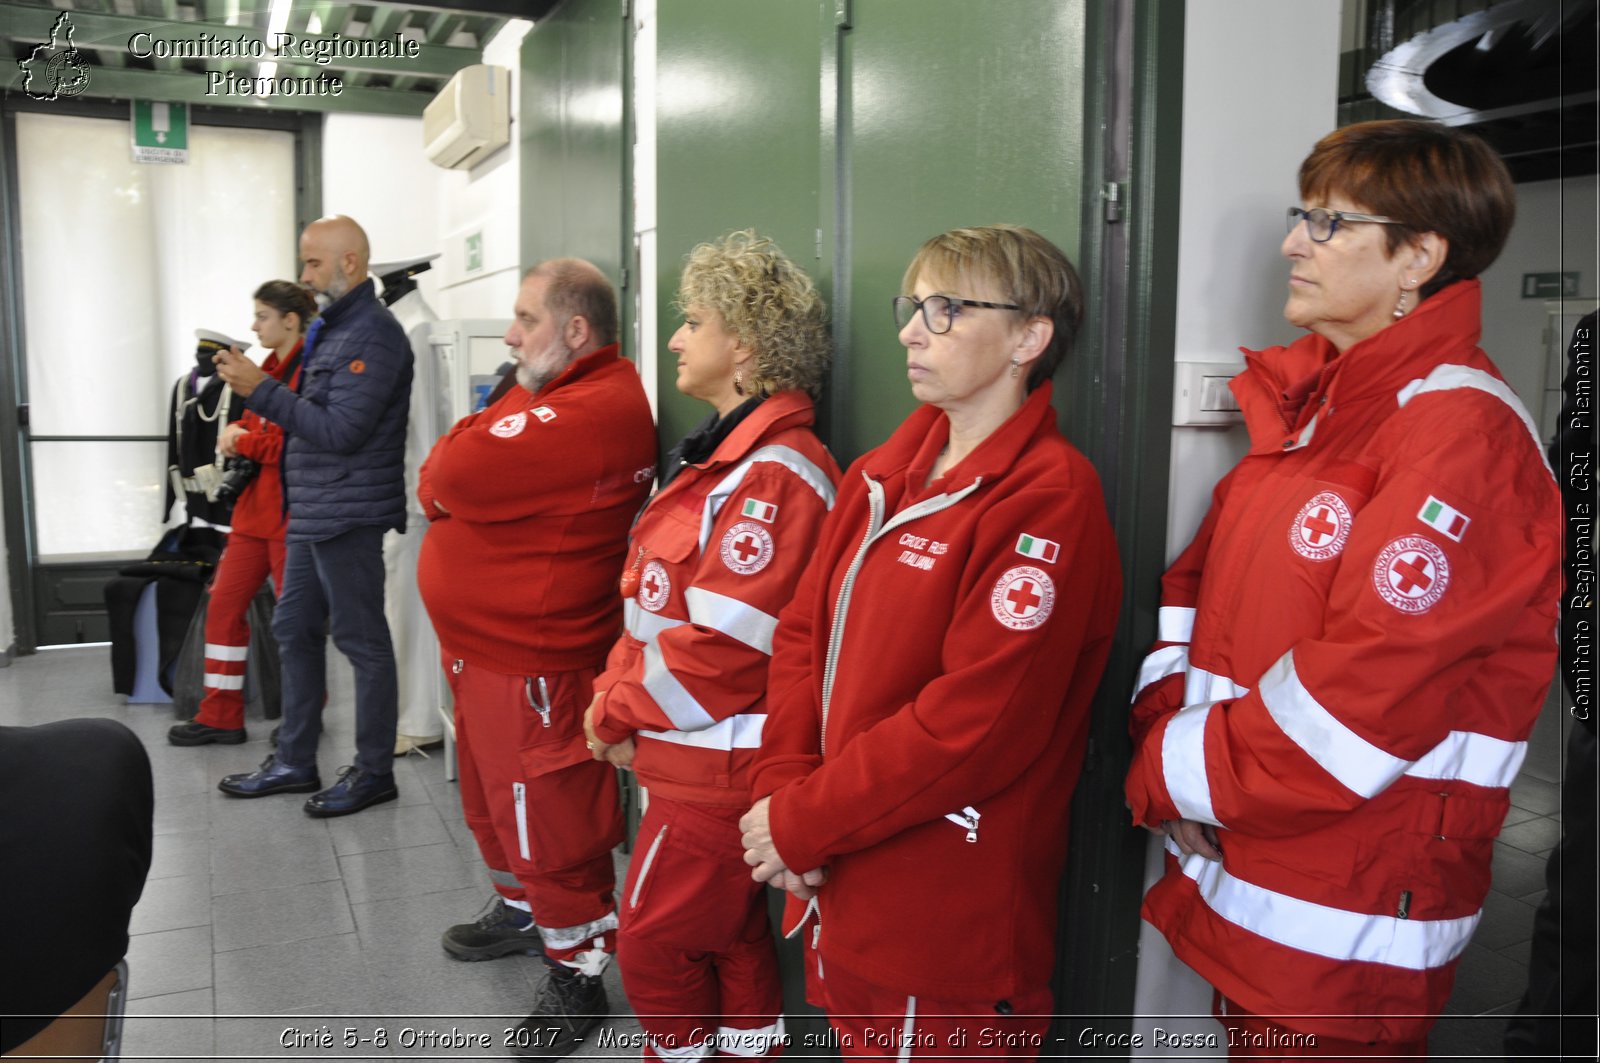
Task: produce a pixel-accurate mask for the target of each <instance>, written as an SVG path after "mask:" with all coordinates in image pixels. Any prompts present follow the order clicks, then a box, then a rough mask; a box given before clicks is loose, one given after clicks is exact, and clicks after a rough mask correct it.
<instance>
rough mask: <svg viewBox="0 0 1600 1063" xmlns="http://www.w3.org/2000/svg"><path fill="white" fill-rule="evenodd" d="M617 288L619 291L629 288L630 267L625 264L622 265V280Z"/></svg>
mask: <svg viewBox="0 0 1600 1063" xmlns="http://www.w3.org/2000/svg"><path fill="white" fill-rule="evenodd" d="M617 290H618V291H623V292H625V291H627V290H628V267H627V266H623V267H622V278H621V282H620V283H619V284H618V285H617Z"/></svg>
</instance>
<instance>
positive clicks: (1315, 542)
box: [1300, 506, 1339, 546]
mask: <svg viewBox="0 0 1600 1063" xmlns="http://www.w3.org/2000/svg"><path fill="white" fill-rule="evenodd" d="M1332 517H1333V513H1332V512H1330V511H1329V509H1328V507H1327V506H1323V507H1322V508H1320V509H1318V510H1317V511H1316V512H1315V513H1313V514H1311V516H1309V517H1307V518H1306V519H1305V521H1304V522H1303V523H1302V524H1301V525H1300V526H1301V527H1302V528H1304V529H1305V530H1306V539H1307V540H1308V541H1309V542H1310V543H1311V545H1312V546H1321V545H1322V541H1323V540H1324V539H1330V538H1332V537H1333V533H1334V532H1336V531H1338V530H1339V526H1338V525H1337V524H1335V523H1333V520H1332V519H1331V518H1332Z"/></svg>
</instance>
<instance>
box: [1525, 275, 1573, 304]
mask: <svg viewBox="0 0 1600 1063" xmlns="http://www.w3.org/2000/svg"><path fill="white" fill-rule="evenodd" d="M1578 277H1579V274H1577V273H1524V274H1523V275H1522V297H1523V298H1524V299H1574V298H1576V297H1577V295H1578Z"/></svg>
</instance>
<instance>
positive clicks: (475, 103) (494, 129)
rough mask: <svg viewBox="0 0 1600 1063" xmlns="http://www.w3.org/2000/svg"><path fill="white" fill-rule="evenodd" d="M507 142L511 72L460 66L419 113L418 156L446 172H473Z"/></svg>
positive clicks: (483, 67)
mask: <svg viewBox="0 0 1600 1063" xmlns="http://www.w3.org/2000/svg"><path fill="white" fill-rule="evenodd" d="M510 139H511V71H509V70H507V69H506V68H505V67H503V66H487V65H484V64H479V65H477V66H466V67H462V68H461V69H460V70H458V71H456V73H455V76H454V77H452V78H451V79H450V81H449V83H448V84H446V85H445V87H444V89H443V90H442V91H440V93H439V95H437V96H435V97H434V98H433V102H432V103H430V104H428V106H427V107H426V108H424V109H423V112H422V150H423V151H425V152H426V153H427V155H428V161H429V162H431V163H433V164H434V165H435V166H443V167H444V168H445V169H447V170H466V169H471V168H472V167H473V166H476V165H477V164H478V162H479V161H480V160H482V159H483V158H484V157H485V156H487V155H488V154H489V153H491V152H493V151H495V150H496V149H498V148H502V147H504V146H505V145H506V144H507V143H508V142H509V141H510Z"/></svg>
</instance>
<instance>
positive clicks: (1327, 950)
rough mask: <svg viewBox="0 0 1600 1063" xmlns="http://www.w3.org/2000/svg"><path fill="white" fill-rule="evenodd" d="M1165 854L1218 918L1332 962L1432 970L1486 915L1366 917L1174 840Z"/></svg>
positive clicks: (1453, 952) (1454, 953) (1457, 952)
mask: <svg viewBox="0 0 1600 1063" xmlns="http://www.w3.org/2000/svg"><path fill="white" fill-rule="evenodd" d="M1167 851H1168V852H1169V853H1172V854H1173V855H1174V856H1176V857H1177V858H1178V860H1179V862H1180V864H1181V865H1182V867H1183V873H1184V874H1185V875H1187V876H1188V877H1189V878H1190V879H1192V880H1194V883H1195V885H1196V886H1198V887H1199V889H1200V897H1201V899H1202V900H1204V901H1205V903H1206V906H1207V907H1208V908H1210V909H1211V910H1212V911H1213V912H1215V913H1217V915H1218V916H1220V917H1221V918H1223V919H1225V920H1227V921H1228V922H1230V923H1232V924H1234V925H1235V926H1238V927H1242V928H1243V929H1245V930H1248V931H1250V932H1251V933H1252V934H1259V935H1261V936H1262V937H1264V938H1266V939H1268V940H1269V941H1276V942H1277V943H1278V944H1280V945H1286V946H1288V947H1289V948H1291V949H1299V950H1300V951H1301V952H1309V953H1311V954H1313V955H1316V956H1326V957H1327V958H1328V959H1331V960H1340V961H1350V960H1355V961H1357V962H1360V963H1382V964H1386V965H1388V966H1390V967H1404V968H1406V969H1407V970H1412V971H1428V970H1432V969H1434V968H1436V967H1443V966H1444V965H1445V964H1447V963H1449V962H1450V961H1451V960H1454V959H1455V958H1456V957H1457V956H1459V955H1461V952H1462V950H1463V949H1465V948H1466V947H1467V942H1468V941H1469V940H1470V939H1471V938H1472V932H1473V931H1474V930H1475V929H1477V926H1478V920H1479V918H1481V917H1482V915H1483V912H1482V911H1479V912H1478V913H1477V914H1475V915H1468V916H1462V917H1461V918H1459V919H1397V918H1395V917H1394V916H1390V915H1363V914H1362V913H1360V912H1350V911H1346V910H1345V909H1343V908H1330V907H1328V906H1327V905H1325V904H1317V903H1316V902H1314V901H1306V900H1301V899H1300V898H1299V897H1291V896H1289V895H1288V894H1286V893H1275V892H1274V891H1272V890H1269V889H1263V888H1262V887H1260V886H1257V885H1254V884H1252V883H1249V882H1246V881H1244V880H1243V879H1238V878H1234V877H1233V876H1232V875H1230V874H1228V872H1227V871H1226V870H1224V869H1223V866H1222V864H1220V863H1219V862H1217V861H1215V860H1207V859H1206V858H1205V857H1203V856H1201V855H1199V854H1198V853H1196V854H1195V855H1194V856H1191V857H1187V858H1185V857H1184V856H1183V855H1182V854H1181V853H1180V852H1179V851H1178V848H1177V846H1176V845H1175V844H1173V842H1172V840H1171V839H1168V840H1167Z"/></svg>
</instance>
